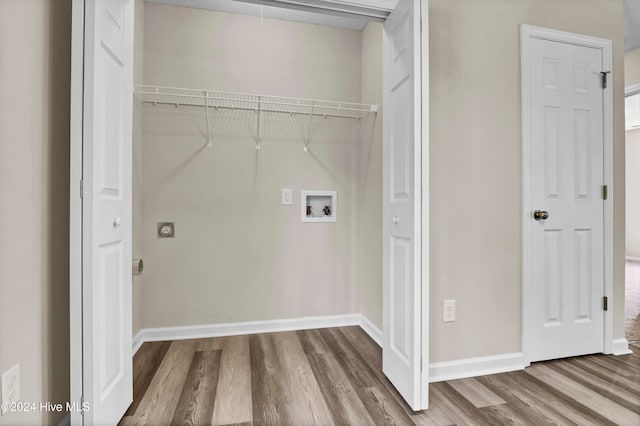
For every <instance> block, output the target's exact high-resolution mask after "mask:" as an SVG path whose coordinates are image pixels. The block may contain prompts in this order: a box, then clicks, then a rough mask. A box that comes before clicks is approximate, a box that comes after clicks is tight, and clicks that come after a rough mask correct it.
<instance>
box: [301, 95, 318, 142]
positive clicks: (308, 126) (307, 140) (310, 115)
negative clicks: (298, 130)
mask: <svg viewBox="0 0 640 426" xmlns="http://www.w3.org/2000/svg"><path fill="white" fill-rule="evenodd" d="M315 106H316V104H315V102H312V103H311V113H310V114H309V124H308V125H307V137H305V138H304V152H309V138H310V137H311V120H313V111H314V109H315Z"/></svg>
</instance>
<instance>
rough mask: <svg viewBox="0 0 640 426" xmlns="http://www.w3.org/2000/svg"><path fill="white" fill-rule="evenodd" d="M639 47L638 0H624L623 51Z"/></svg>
mask: <svg viewBox="0 0 640 426" xmlns="http://www.w3.org/2000/svg"><path fill="white" fill-rule="evenodd" d="M638 47H640V0H624V51H625V52H626V51H628V50H632V49H636V48H638Z"/></svg>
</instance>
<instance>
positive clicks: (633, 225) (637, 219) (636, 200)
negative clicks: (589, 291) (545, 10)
mask: <svg viewBox="0 0 640 426" xmlns="http://www.w3.org/2000/svg"><path fill="white" fill-rule="evenodd" d="M624 79H625V87H627V86H633V85H636V84H640V49H634V50H631V51H629V52H626V53H625V55H624ZM625 156H626V167H625V170H626V256H627V257H632V258H636V259H640V129H635V130H629V131H627V132H626V155H625Z"/></svg>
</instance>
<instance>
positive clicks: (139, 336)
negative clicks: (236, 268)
mask: <svg viewBox="0 0 640 426" xmlns="http://www.w3.org/2000/svg"><path fill="white" fill-rule="evenodd" d="M143 331H144V329H142V330H138V332H137V333H136V334H135V336H133V354H134V355H135V354H136V352H138V349H140V346H142V344H143V343H144V342H145V341H144V336H143Z"/></svg>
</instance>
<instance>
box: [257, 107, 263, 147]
mask: <svg viewBox="0 0 640 426" xmlns="http://www.w3.org/2000/svg"><path fill="white" fill-rule="evenodd" d="M261 109H262V96H258V109H257V111H256V114H257V116H258V118H257V119H258V123H257V126H256V127H257V131H256V151H260V112H261Z"/></svg>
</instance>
